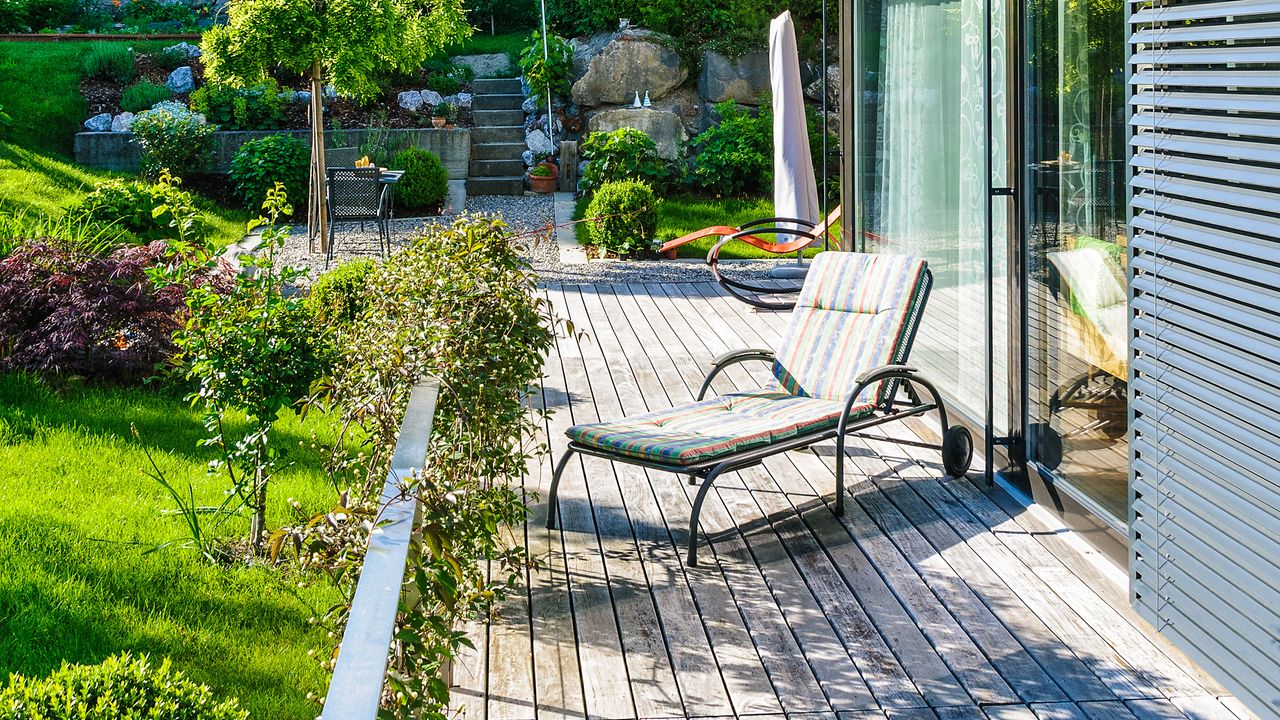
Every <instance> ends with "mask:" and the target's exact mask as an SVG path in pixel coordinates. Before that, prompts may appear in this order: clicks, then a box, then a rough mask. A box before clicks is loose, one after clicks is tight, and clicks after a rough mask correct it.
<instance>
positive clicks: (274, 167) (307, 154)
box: [231, 135, 311, 210]
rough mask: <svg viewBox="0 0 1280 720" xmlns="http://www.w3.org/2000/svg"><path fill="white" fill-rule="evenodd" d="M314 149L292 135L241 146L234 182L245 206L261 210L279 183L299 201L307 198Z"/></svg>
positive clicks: (233, 161)
mask: <svg viewBox="0 0 1280 720" xmlns="http://www.w3.org/2000/svg"><path fill="white" fill-rule="evenodd" d="M310 166H311V146H310V145H308V144H307V142H306V141H305V140H302V139H301V138H296V137H293V136H292V135H268V136H267V137H264V138H259V139H257V140H250V141H249V142H247V143H245V144H243V145H241V146H240V149H239V150H237V151H236V155H235V157H234V158H232V159H231V179H232V180H234V181H235V184H236V194H238V195H239V196H240V199H241V200H243V201H244V204H245V207H247V208H249V209H251V210H252V209H257V208H259V207H261V206H262V201H263V200H264V199H266V197H267V191H268V190H270V189H271V188H273V187H275V184H276V183H280V184H282V185H283V186H284V189H285V193H286V194H287V195H288V196H289V197H291V198H296V199H297V200H298V203H297V204H298V206H301V205H302V204H303V203H302V202H301V201H302V200H303V199H304V198H306V197H307V184H308V182H309V173H310Z"/></svg>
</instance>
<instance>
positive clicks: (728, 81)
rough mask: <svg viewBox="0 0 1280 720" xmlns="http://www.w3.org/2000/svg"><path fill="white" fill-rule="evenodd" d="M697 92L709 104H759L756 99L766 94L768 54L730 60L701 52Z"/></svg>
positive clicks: (749, 55) (718, 54)
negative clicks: (731, 101) (726, 102)
mask: <svg viewBox="0 0 1280 720" xmlns="http://www.w3.org/2000/svg"><path fill="white" fill-rule="evenodd" d="M698 92H699V93H701V94H702V97H704V98H706V99H707V100H708V101H709V102H713V103H718V102H724V101H725V100H733V101H735V102H738V103H742V104H743V105H759V104H760V96H761V95H762V94H764V93H767V92H769V54H768V53H767V52H765V51H763V50H760V51H757V52H751V53H747V54H746V55H743V56H742V57H740V58H738V59H736V60H730V59H729V58H728V57H726V56H724V55H721V54H720V53H718V52H715V51H710V52H706V53H704V54H703V55H702V74H701V75H699V76H698Z"/></svg>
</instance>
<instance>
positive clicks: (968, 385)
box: [855, 0, 1007, 426]
mask: <svg viewBox="0 0 1280 720" xmlns="http://www.w3.org/2000/svg"><path fill="white" fill-rule="evenodd" d="M994 7H995V8H996V10H997V13H998V14H996V15H993V24H994V26H995V28H996V29H997V31H999V30H1000V29H1001V28H1002V27H1003V17H1002V16H1003V3H1000V2H997V3H995V4H994ZM858 11H859V12H860V13H861V22H860V25H861V28H862V32H863V35H862V37H861V39H860V42H861V55H862V58H861V60H862V62H861V65H862V70H863V73H862V78H863V89H864V92H863V94H862V97H861V99H860V105H859V107H858V111H857V117H856V118H855V122H857V123H858V124H859V137H860V146H859V147H858V148H857V152H858V157H857V163H856V164H857V167H858V168H859V172H860V173H861V176H860V188H861V189H860V192H861V197H860V198H859V201H860V202H859V203H858V205H859V209H860V210H861V212H862V218H863V228H864V231H865V232H866V236H865V237H866V240H867V249H868V250H869V251H885V252H894V253H905V254H911V255H916V256H920V257H923V258H925V259H926V260H928V262H929V268H930V270H932V271H933V276H934V288H933V293H932V295H930V298H929V307H928V311H927V312H926V313H925V315H924V318H923V321H922V325H921V327H920V331H919V334H918V336H917V339H916V344H915V346H914V347H913V349H912V352H911V360H912V364H913V365H917V366H919V367H920V368H921V369H922V371H924V372H925V373H927V374H928V375H929V376H930V377H931V378H933V379H934V382H935V383H936V384H937V385H938V386H939V387H940V388H943V389H944V390H945V391H946V392H947V393H948V394H949V395H951V396H952V397H953V398H954V399H955V400H956V401H957V403H958V405H959V407H960V408H961V409H963V410H964V411H966V412H967V413H968V414H969V415H971V416H972V417H975V418H981V417H982V416H983V412H984V406H985V396H986V370H985V362H986V360H985V358H986V352H987V350H986V310H985V305H986V297H985V291H986V283H987V282H988V278H987V277H986V276H985V267H984V252H985V243H986V226H985V223H986V201H987V193H988V182H987V179H986V177H985V172H986V164H985V162H984V158H983V152H984V150H985V148H986V143H985V136H986V134H987V128H986V124H985V112H986V109H985V102H986V91H987V88H986V87H985V83H984V82H983V78H982V74H983V70H984V67H985V64H984V62H983V52H984V43H983V34H984V33H985V32H986V23H985V20H984V13H985V11H986V10H985V3H984V2H983V0H943V1H942V2H939V1H938V0H864V2H861V3H859V6H858ZM1002 42H1003V41H1002V38H1000V37H998V38H995V43H994V44H995V46H996V47H997V48H999V47H1001V45H1002ZM1002 58H1003V53H1001V54H999V56H997V57H994V58H993V66H994V67H993V72H992V76H993V83H992V97H993V98H996V99H997V101H996V103H995V105H994V107H995V112H996V116H995V118H994V119H993V122H992V125H993V126H994V129H996V130H997V131H998V132H997V134H996V135H995V136H993V138H992V148H993V164H994V166H995V167H996V168H999V169H1003V167H1004V165H1005V162H1006V160H1005V158H1006V153H1005V148H1006V144H1005V138H1004V133H1003V128H1004V126H1005V120H1004V109H1003V99H1004V82H1003V77H1004V69H1003V64H1002ZM1006 224H1007V223H1006V222H1005V221H1004V218H1003V217H1001V218H1000V223H999V225H998V226H996V227H994V228H993V230H994V231H995V233H996V237H997V240H996V243H995V244H996V247H997V248H1000V252H1001V254H1000V255H998V256H997V257H996V259H995V266H996V267H997V268H1003V267H1004V266H1005V265H1006V262H1005V260H1004V254H1003V246H1004V244H1005V240H1004V233H1005V226H1006ZM992 280H993V281H994V282H995V283H996V285H995V286H996V287H997V288H999V289H1000V294H999V295H998V296H997V300H996V304H997V308H999V310H997V312H996V313H995V314H994V318H995V319H996V321H997V323H998V324H997V327H996V337H997V338H1001V340H1000V341H999V342H997V343H996V348H997V352H998V353H999V354H998V356H997V358H996V363H997V372H998V375H997V378H998V380H997V382H996V387H997V389H998V390H999V392H1000V395H999V397H997V400H996V403H995V406H996V408H999V409H1003V408H1005V407H1006V405H1007V402H1006V400H1005V399H1004V390H1005V387H1006V386H1007V382H1005V381H1004V376H1003V375H1001V374H999V373H1004V372H1005V370H1004V367H1005V360H1004V358H1005V346H1006V343H1005V342H1004V341H1003V339H1002V338H1004V337H1006V333H1007V331H1006V329H1005V325H1004V322H1003V321H1004V318H1005V317H1006V313H1005V312H1004V310H1003V307H1004V297H1005V295H1004V292H1003V289H1004V288H1005V279H1004V275H1003V272H1001V273H1000V274H998V275H997V276H996V278H993V279H992ZM1003 425H1005V423H1004V421H1003V417H1001V418H999V419H998V420H997V426H1003Z"/></svg>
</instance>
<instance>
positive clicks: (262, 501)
mask: <svg viewBox="0 0 1280 720" xmlns="http://www.w3.org/2000/svg"><path fill="white" fill-rule="evenodd" d="M253 505H254V507H253V517H252V518H251V519H250V520H249V546H250V547H251V548H253V554H254V555H261V554H262V546H263V541H264V540H266V535H267V484H266V483H264V482H263V481H262V468H258V471H257V474H256V475H255V476H254V488H253Z"/></svg>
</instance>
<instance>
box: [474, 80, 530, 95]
mask: <svg viewBox="0 0 1280 720" xmlns="http://www.w3.org/2000/svg"><path fill="white" fill-rule="evenodd" d="M471 89H472V90H473V91H474V92H475V93H476V94H477V95H486V94H503V95H519V94H520V92H521V90H520V78H476V79H475V80H473V81H471Z"/></svg>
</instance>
